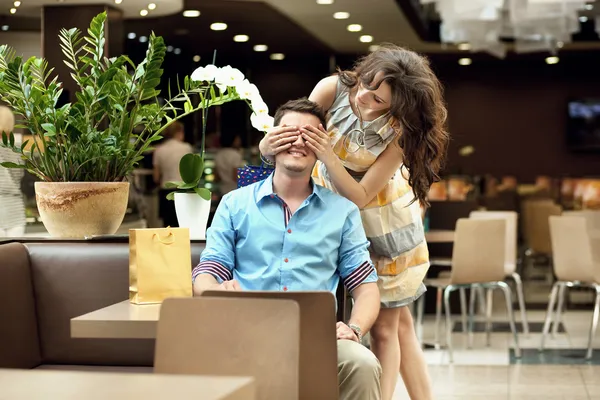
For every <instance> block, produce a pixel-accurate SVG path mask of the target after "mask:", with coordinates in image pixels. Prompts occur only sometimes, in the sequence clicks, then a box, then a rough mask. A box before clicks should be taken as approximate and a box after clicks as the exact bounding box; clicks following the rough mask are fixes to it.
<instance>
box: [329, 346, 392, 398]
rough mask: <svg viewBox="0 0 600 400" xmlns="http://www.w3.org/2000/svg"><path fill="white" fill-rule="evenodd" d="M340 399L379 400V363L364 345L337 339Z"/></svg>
mask: <svg viewBox="0 0 600 400" xmlns="http://www.w3.org/2000/svg"><path fill="white" fill-rule="evenodd" d="M337 351H338V381H339V385H340V400H380V399H381V382H380V379H381V365H380V364H379V360H378V359H377V357H375V355H374V354H373V353H372V352H371V350H369V349H367V348H366V347H365V346H363V345H361V344H359V343H356V342H353V341H351V340H338V341H337Z"/></svg>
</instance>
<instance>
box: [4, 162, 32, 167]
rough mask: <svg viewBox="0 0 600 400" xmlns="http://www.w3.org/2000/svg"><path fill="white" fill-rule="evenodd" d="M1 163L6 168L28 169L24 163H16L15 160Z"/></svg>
mask: <svg viewBox="0 0 600 400" xmlns="http://www.w3.org/2000/svg"><path fill="white" fill-rule="evenodd" d="M0 165H1V166H3V167H4V168H18V169H27V166H25V165H22V164H16V163H14V162H3V163H0Z"/></svg>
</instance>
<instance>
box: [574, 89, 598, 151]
mask: <svg viewBox="0 0 600 400" xmlns="http://www.w3.org/2000/svg"><path fill="white" fill-rule="evenodd" d="M567 146H568V147H569V149H571V150H574V151H600V98H597V99H577V100H570V101H569V104H568V117H567Z"/></svg>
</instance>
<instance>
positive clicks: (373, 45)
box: [369, 44, 379, 52]
mask: <svg viewBox="0 0 600 400" xmlns="http://www.w3.org/2000/svg"><path fill="white" fill-rule="evenodd" d="M377 50H379V46H378V45H376V44H372V45H370V46H369V51H370V52H374V51H377Z"/></svg>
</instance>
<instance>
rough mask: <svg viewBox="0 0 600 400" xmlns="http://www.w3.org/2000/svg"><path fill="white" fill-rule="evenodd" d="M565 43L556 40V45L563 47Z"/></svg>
mask: <svg viewBox="0 0 600 400" xmlns="http://www.w3.org/2000/svg"><path fill="white" fill-rule="evenodd" d="M564 45H565V44H564V43H563V42H556V47H558V48H559V49H562V48H563V46H564Z"/></svg>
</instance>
